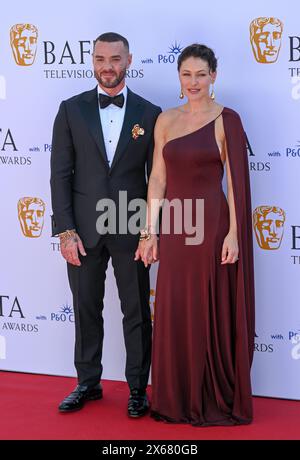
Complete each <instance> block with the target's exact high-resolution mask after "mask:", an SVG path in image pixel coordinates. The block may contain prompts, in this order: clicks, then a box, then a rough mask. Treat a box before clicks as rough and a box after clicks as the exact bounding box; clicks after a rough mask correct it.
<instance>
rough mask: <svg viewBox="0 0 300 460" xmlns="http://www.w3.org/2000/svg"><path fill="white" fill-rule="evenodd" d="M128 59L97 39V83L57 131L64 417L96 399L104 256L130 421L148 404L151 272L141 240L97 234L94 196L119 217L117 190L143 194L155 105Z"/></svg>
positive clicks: (110, 42) (59, 119) (117, 45)
mask: <svg viewBox="0 0 300 460" xmlns="http://www.w3.org/2000/svg"><path fill="white" fill-rule="evenodd" d="M131 61H132V55H131V54H130V53H129V45H128V41H127V40H126V38H124V37H122V36H121V35H119V34H116V33H113V32H109V33H105V34H102V35H100V36H99V37H98V38H97V39H96V41H95V44H94V52H93V65H94V75H95V78H96V79H97V81H98V85H97V87H96V88H95V89H92V90H91V91H87V92H84V93H81V94H79V95H77V96H74V97H72V98H71V99H68V100H66V101H63V102H62V103H61V105H60V108H59V111H58V114H57V116H56V119H55V122H54V127H53V141H52V153H51V195H52V208H53V216H52V224H53V235H59V237H60V242H61V253H62V255H63V257H64V258H65V259H66V261H67V268H68V277H69V283H70V288H71V290H72V293H73V305H74V311H75V331H76V341H75V367H76V370H77V375H78V385H77V387H76V388H75V390H74V391H73V392H72V393H71V394H70V395H69V396H67V397H66V398H65V399H64V400H63V401H62V402H61V404H60V405H59V410H60V411H61V412H70V411H74V410H78V409H81V408H82V407H83V405H84V403H85V402H86V401H87V400H93V399H101V398H102V386H101V383H100V379H101V374H102V365H101V357H102V344H103V318H102V310H103V297H104V282H105V273H106V269H107V264H108V261H109V259H110V258H111V260H112V265H113V269H114V274H115V277H116V281H117V287H118V293H119V297H120V300H121V309H122V313H123V315H124V318H123V331H124V339H125V346H126V356H127V359H126V372H125V375H126V379H127V382H128V385H129V389H130V396H129V400H128V415H129V416H131V417H139V416H141V415H144V414H145V413H146V412H147V410H148V407H149V403H148V399H147V395H146V387H147V382H148V376H149V369H150V359H151V333H152V328H151V316H150V308H149V271H148V268H145V266H144V264H143V263H142V262H141V261H135V260H134V254H135V251H136V248H137V245H138V240H139V236H138V234H130V233H127V234H123V233H122V232H120V231H119V232H118V231H117V233H116V234H111V233H110V234H101V231H100V233H99V226H98V225H97V228H96V222H97V219H98V218H99V212H98V211H97V210H96V204H97V202H98V201H99V200H101V199H107V198H109V199H112V200H113V201H114V202H115V204H116V211H117V215H118V212H119V202H118V199H119V192H120V191H126V192H127V196H128V201H129V200H132V199H135V198H140V199H146V195H147V179H146V172H147V176H148V177H149V174H150V171H151V165H152V155H153V143H154V142H153V129H154V125H155V122H156V119H157V117H158V115H159V113H160V112H161V109H160V108H159V107H157V106H155V105H153V104H151V103H150V102H148V101H146V100H145V99H143V98H142V97H140V96H138V95H137V94H134V93H133V92H132V91H130V89H129V88H127V86H126V85H125V75H126V70H127V69H128V68H129V66H130V64H131ZM135 125H138V126H135ZM97 209H99V207H98V208H97ZM102 233H105V232H102ZM112 359H113V357H112Z"/></svg>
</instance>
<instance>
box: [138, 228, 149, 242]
mask: <svg viewBox="0 0 300 460" xmlns="http://www.w3.org/2000/svg"><path fill="white" fill-rule="evenodd" d="M150 238H151V233H150V231H149V230H148V228H143V229H142V230H141V231H140V241H144V240H145V241H148V240H150Z"/></svg>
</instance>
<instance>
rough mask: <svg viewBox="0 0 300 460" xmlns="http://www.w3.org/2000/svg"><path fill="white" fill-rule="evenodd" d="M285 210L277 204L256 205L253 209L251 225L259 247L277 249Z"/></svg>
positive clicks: (282, 228)
mask: <svg viewBox="0 0 300 460" xmlns="http://www.w3.org/2000/svg"><path fill="white" fill-rule="evenodd" d="M284 222H285V212H284V210H283V209H281V208H278V207H277V206H258V207H257V208H256V209H255V210H254V211H253V227H254V231H255V236H256V240H257V243H258V245H259V247H260V248H261V249H266V250H272V249H278V248H279V247H280V244H281V240H282V237H283V230H284Z"/></svg>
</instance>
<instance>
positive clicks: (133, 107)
mask: <svg viewBox="0 0 300 460" xmlns="http://www.w3.org/2000/svg"><path fill="white" fill-rule="evenodd" d="M98 104H99V103H98V93H97V88H95V89H93V90H91V91H87V92H84V93H81V94H79V95H77V96H74V97H72V98H70V99H68V100H66V101H63V102H62V103H61V105H60V108H59V111H58V114H57V116H56V118H55V122H54V127H53V138H52V150H51V180H50V184H51V197H52V209H53V216H52V235H53V236H54V235H57V234H58V233H61V232H63V231H65V230H67V229H73V228H75V229H76V231H77V232H78V234H79V236H80V237H81V238H82V240H83V244H84V245H85V246H86V247H87V248H92V247H94V246H96V245H97V243H98V242H99V238H101V235H100V234H99V233H98V232H97V230H96V221H97V218H98V217H99V215H100V212H99V211H96V203H97V202H98V200H100V199H103V198H110V199H112V200H114V202H115V203H116V211H117V214H118V212H119V203H118V201H119V191H120V190H126V191H127V194H128V200H131V199H134V198H143V199H146V197H147V176H148V177H149V174H150V171H151V166H152V155H153V147H154V141H153V129H154V125H155V122H156V119H157V117H158V115H159V113H160V112H161V109H160V107H158V106H155V105H153V104H152V103H150V102H148V101H146V100H145V99H143V98H142V97H140V96H138V95H137V94H135V93H133V92H132V91H130V90H129V89H128V94H127V102H126V109H125V117H124V123H123V127H122V131H121V135H120V139H119V142H118V145H117V149H116V152H115V156H114V159H113V162H112V164H111V167H110V166H109V163H108V160H107V156H106V151H105V144H104V139H103V133H102V127H101V121H100V115H99V105H98ZM135 124H138V125H139V126H140V127H141V128H143V129H144V135H140V136H139V137H138V138H137V139H134V138H133V137H132V128H133V126H134V125H135ZM146 173H147V174H146ZM114 238H115V239H116V243H117V244H118V245H120V247H121V248H126V247H127V248H131V249H134V248H135V246H136V243H137V236H134V235H116V236H115V237H114Z"/></svg>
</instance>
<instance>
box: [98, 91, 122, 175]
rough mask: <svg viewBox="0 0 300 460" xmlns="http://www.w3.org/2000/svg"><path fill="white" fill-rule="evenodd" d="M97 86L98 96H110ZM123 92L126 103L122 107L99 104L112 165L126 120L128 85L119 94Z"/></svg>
mask: <svg viewBox="0 0 300 460" xmlns="http://www.w3.org/2000/svg"><path fill="white" fill-rule="evenodd" d="M97 88H98V97H99V94H100V93H102V94H106V95H107V96H109V94H107V93H106V92H105V91H103V89H102V88H100V86H99V85H98V87H97ZM122 93H123V94H124V105H123V107H122V108H121V107H117V106H116V105H115V104H110V105H109V106H107V107H105V109H101V108H100V104H99V113H100V120H101V125H102V132H103V138H104V144H105V148H106V154H107V159H108V163H109V166H111V165H112V161H113V158H114V156H115V153H116V148H117V145H118V142H119V137H120V134H121V130H122V126H123V122H124V116H125V108H126V101H127V86H124V88H123V89H122V90H121V91H120V92H119V93H118V94H122Z"/></svg>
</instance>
